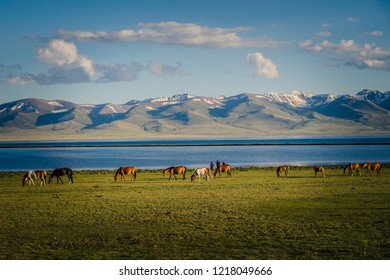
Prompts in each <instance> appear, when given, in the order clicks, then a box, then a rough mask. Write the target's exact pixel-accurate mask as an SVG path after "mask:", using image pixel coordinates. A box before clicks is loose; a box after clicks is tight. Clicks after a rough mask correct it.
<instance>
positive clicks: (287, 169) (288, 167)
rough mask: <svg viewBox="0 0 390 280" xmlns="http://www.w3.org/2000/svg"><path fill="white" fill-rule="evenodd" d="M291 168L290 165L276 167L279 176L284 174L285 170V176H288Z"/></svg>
mask: <svg viewBox="0 0 390 280" xmlns="http://www.w3.org/2000/svg"><path fill="white" fill-rule="evenodd" d="M289 170H290V166H288V165H282V166H279V167H278V168H277V169H276V175H278V177H279V176H280V175H281V174H282V172H284V176H287V175H288V171H289Z"/></svg>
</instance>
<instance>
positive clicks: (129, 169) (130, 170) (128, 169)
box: [114, 166, 137, 182]
mask: <svg viewBox="0 0 390 280" xmlns="http://www.w3.org/2000/svg"><path fill="white" fill-rule="evenodd" d="M119 174H120V175H121V181H125V175H127V174H131V180H130V182H135V179H137V168H135V167H134V166H126V167H119V168H118V170H117V171H116V173H115V176H114V180H115V182H116V181H117V179H118V175H119Z"/></svg>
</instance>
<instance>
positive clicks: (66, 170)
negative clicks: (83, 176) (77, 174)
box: [49, 167, 73, 184]
mask: <svg viewBox="0 0 390 280" xmlns="http://www.w3.org/2000/svg"><path fill="white" fill-rule="evenodd" d="M64 175H66V176H67V177H68V180H69V181H68V184H70V183H71V182H72V184H73V171H72V169H70V168H67V167H64V168H56V169H54V171H53V172H52V173H51V175H50V177H49V184H50V183H51V179H52V178H53V177H54V176H55V177H57V184H58V180H60V181H61V183H62V184H63V183H64V182H63V181H62V179H61V176H64Z"/></svg>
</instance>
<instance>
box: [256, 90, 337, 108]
mask: <svg viewBox="0 0 390 280" xmlns="http://www.w3.org/2000/svg"><path fill="white" fill-rule="evenodd" d="M257 97H258V98H265V99H267V100H269V101H271V102H278V103H284V104H287V105H290V106H292V107H313V106H319V105H323V104H326V103H329V102H331V101H333V100H334V99H336V98H337V96H336V95H328V94H319V95H318V94H314V93H304V92H299V91H293V92H291V93H290V94H284V93H272V92H270V93H265V94H262V95H257Z"/></svg>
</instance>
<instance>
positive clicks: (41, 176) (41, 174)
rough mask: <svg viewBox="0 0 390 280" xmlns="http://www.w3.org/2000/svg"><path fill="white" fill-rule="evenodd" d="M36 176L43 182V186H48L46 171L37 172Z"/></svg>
mask: <svg viewBox="0 0 390 280" xmlns="http://www.w3.org/2000/svg"><path fill="white" fill-rule="evenodd" d="M35 175H36V176H37V179H40V180H41V186H44V185H46V176H47V174H46V171H45V170H35Z"/></svg>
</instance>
